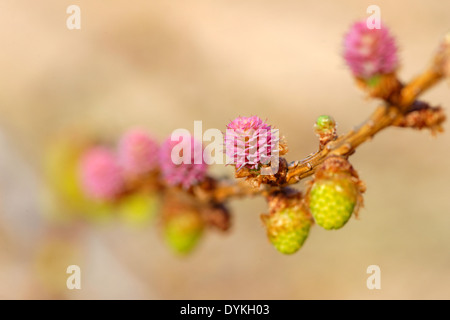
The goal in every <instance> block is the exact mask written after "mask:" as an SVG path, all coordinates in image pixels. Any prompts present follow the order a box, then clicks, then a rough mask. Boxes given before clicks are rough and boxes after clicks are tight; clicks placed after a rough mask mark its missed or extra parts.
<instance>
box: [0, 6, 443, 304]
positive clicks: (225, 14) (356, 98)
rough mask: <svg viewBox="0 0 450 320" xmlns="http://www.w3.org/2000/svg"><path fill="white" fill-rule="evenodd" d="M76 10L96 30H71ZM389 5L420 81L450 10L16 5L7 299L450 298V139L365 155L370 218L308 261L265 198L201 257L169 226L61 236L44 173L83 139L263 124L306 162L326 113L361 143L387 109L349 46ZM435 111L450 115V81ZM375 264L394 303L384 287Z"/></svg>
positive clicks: (2, 264) (245, 205)
mask: <svg viewBox="0 0 450 320" xmlns="http://www.w3.org/2000/svg"><path fill="white" fill-rule="evenodd" d="M71 4H77V5H79V6H80V8H81V30H68V29H67V27H66V19H67V17H68V16H69V15H68V14H67V13H66V9H67V7H68V6H69V5H71ZM371 4H376V5H378V6H380V8H381V16H382V20H383V21H384V22H385V23H386V24H387V25H388V26H390V28H391V30H392V32H393V34H394V35H395V36H396V38H397V40H398V43H399V47H400V56H401V62H402V67H401V69H400V71H399V74H400V77H401V78H402V79H404V80H408V79H410V78H411V77H413V76H414V75H416V74H418V73H419V72H420V71H421V70H423V69H424V68H425V67H426V65H427V63H428V60H429V59H430V57H431V56H432V54H433V52H434V50H435V49H436V47H437V44H438V42H439V39H440V37H441V36H442V35H443V34H444V33H445V32H446V31H448V30H449V29H450V23H449V22H450V3H448V2H442V1H411V0H410V1H406V0H402V1H395V2H393V1H376V2H373V1H356V0H354V1H353V0H352V1H348V0H347V1H340V2H336V1H331V0H330V1H315V2H311V1H293V0H292V1H276V2H274V1H266V0H245V1H242V0H240V1H222V0H218V1H207V0H195V1H164V0H153V1H135V2H130V1H125V0H115V1H108V2H107V3H105V1H100V0H89V1H88V0H85V1H83V0H73V1H66V0H58V1H56V0H53V1H50V0H41V1H25V0H2V1H1V3H0V39H1V47H2V50H1V51H0V70H1V74H0V84H1V88H2V90H0V114H1V117H0V298H8V299H10V298H11V299H21V298H25V299H28V298H45V299H51V298H61V299H80V298H87V299H96V298H102V299H128V298H137V299H141V298H145V299H309V298H321V299H331V298H337V299H366V298H368V299H400V298H401V299H418V298H426V299H428V298H430V299H431V298H433V299H444V298H445V299H449V298H450V290H449V288H450V272H449V271H450V201H449V200H448V199H449V181H450V166H449V157H450V135H449V133H448V132H444V134H441V135H439V136H438V137H437V138H432V137H431V136H430V134H429V132H426V131H424V132H418V131H413V130H404V129H393V128H391V129H388V130H385V131H383V132H382V133H381V134H379V135H378V136H376V138H375V139H374V140H373V141H371V142H369V143H366V144H364V145H363V146H362V147H361V148H359V149H358V150H357V153H356V154H355V155H354V156H353V157H352V158H351V161H352V163H353V165H354V166H355V168H356V169H357V170H358V171H359V173H360V176H361V177H362V179H363V180H364V181H365V182H366V184H367V187H368V190H367V192H366V194H365V208H364V209H363V210H362V211H361V212H360V219H359V220H355V219H352V220H351V221H350V222H349V223H348V224H347V226H346V227H345V228H343V229H342V230H340V231H336V232H327V231H324V230H322V229H320V228H318V227H315V228H313V229H312V231H311V234H310V236H309V239H308V240H307V242H306V243H305V246H304V247H303V248H302V250H301V251H300V252H298V253H297V254H295V255H293V256H282V255H281V254H279V253H277V252H276V250H275V249H274V248H273V247H272V246H271V245H270V244H269V242H268V241H267V238H266V236H265V231H264V229H263V227H262V224H261V222H260V219H259V214H260V213H263V212H265V211H266V206H265V202H264V200H263V199H262V198H254V199H246V200H234V201H233V202H232V203H231V206H232V208H233V211H234V216H233V227H232V230H231V231H230V232H229V233H228V234H225V235H224V234H219V233H217V232H208V234H207V235H206V237H205V239H203V241H202V243H201V244H200V245H199V247H198V248H197V250H196V251H195V252H194V253H193V254H192V255H190V256H188V257H184V258H180V257H177V256H174V255H173V254H172V252H171V251H169V250H168V249H167V247H166V246H165V244H164V243H163V241H162V240H161V237H160V234H159V231H158V227H155V226H142V227H141V226H140V227H136V228H134V227H129V226H125V225H123V224H121V223H118V222H116V221H112V222H109V223H100V224H99V223H95V224H85V223H67V222H66V223H60V222H57V221H55V220H58V219H55V218H54V212H53V214H52V215H51V216H50V215H49V214H48V212H47V211H48V205H46V201H45V196H43V194H44V193H45V192H44V191H45V189H46V188H45V181H44V180H45V179H44V174H43V164H42V159H43V158H44V156H45V152H46V145H47V144H48V143H49V141H51V140H52V139H54V138H55V137H56V136H58V135H61V134H63V133H61V132H65V131H67V130H69V129H70V128H76V129H77V130H86V131H87V130H90V131H94V132H97V133H100V134H101V135H102V136H103V137H106V138H110V139H115V138H116V137H117V136H119V135H120V133H121V132H123V131H124V130H126V129H127V128H129V127H134V126H143V127H145V128H148V129H149V130H150V131H151V132H153V133H154V135H155V136H157V137H158V138H159V139H163V138H164V137H166V136H167V135H169V134H170V133H171V132H172V130H174V129H176V128H186V129H189V130H193V122H194V120H202V121H203V128H204V130H205V129H207V128H219V129H221V130H222V129H223V128H224V127H225V125H226V124H227V123H228V121H229V120H231V119H234V118H235V117H236V116H238V115H243V116H248V115H255V114H256V115H259V116H260V117H262V118H267V119H268V121H269V123H271V124H272V125H275V126H276V127H278V128H280V129H281V133H282V134H283V135H284V136H285V137H286V139H287V142H288V144H289V147H290V152H289V154H288V156H287V158H288V160H294V159H301V158H302V157H304V156H306V155H307V154H309V153H310V152H313V151H315V150H316V148H317V141H316V138H315V136H314V134H313V130H312V124H313V122H314V120H315V118H316V117H317V116H318V115H320V114H331V115H333V116H334V117H335V119H336V120H337V122H338V131H339V132H340V133H343V132H345V131H347V130H349V129H351V128H352V127H353V126H354V125H357V124H358V123H359V122H361V121H363V120H364V119H365V118H366V117H367V116H368V115H369V113H370V112H371V110H373V108H375V106H376V105H377V103H376V101H369V100H367V99H366V98H365V96H364V94H363V93H362V92H361V91H359V90H358V89H357V88H356V87H355V85H354V83H353V79H352V77H351V75H350V72H349V71H348V70H347V68H346V67H345V65H344V63H343V59H342V57H341V51H342V47H341V43H342V37H343V35H344V33H345V32H346V31H347V29H348V28H349V26H350V25H351V24H352V23H353V22H354V21H356V20H358V19H361V18H365V17H367V16H368V14H367V13H366V9H367V7H368V6H369V5H371ZM423 99H424V100H427V101H429V102H430V103H431V104H432V105H443V106H444V107H447V108H448V107H449V106H450V94H449V87H448V83H441V84H439V85H438V86H436V87H435V88H433V89H432V90H430V91H429V92H427V93H426V94H425V95H424V96H423ZM444 126H445V128H446V129H448V123H446V124H444ZM447 131H448V130H447ZM212 172H215V173H217V174H223V173H228V174H231V171H230V170H229V168H223V167H222V166H217V167H214V168H212ZM58 210H59V212H56V213H57V214H58V213H59V214H61V215H64V214H65V212H64V208H60V209H58ZM70 264H77V265H79V266H80V267H81V270H82V290H73V291H70V290H68V289H67V288H66V287H65V281H66V278H67V276H68V275H67V274H66V267H67V266H68V265H70ZM372 264H375V265H379V266H380V268H381V290H368V289H367V287H366V279H367V277H368V275H367V274H366V269H367V267H368V266H369V265H372Z"/></svg>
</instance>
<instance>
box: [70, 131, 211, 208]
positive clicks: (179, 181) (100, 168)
mask: <svg viewBox="0 0 450 320" xmlns="http://www.w3.org/2000/svg"><path fill="white" fill-rule="evenodd" d="M187 143H189V144H190V146H191V147H188V145H187ZM177 145H178V146H179V147H181V148H182V149H183V150H190V151H191V155H190V159H188V160H191V161H187V163H180V164H175V163H174V161H173V159H172V158H171V154H172V150H173V148H174V147H175V146H177ZM199 153H201V154H200V159H201V160H200V163H198V164H197V163H196V161H194V160H195V158H197V159H198V157H199ZM202 154H203V146H202V145H201V143H200V142H198V141H196V140H194V139H193V138H192V137H187V138H186V137H184V138H183V140H182V141H172V140H171V138H170V137H169V138H168V139H167V140H166V141H165V142H164V143H163V144H162V145H161V146H159V144H158V142H157V141H156V140H155V139H154V138H153V137H151V136H150V135H149V134H148V133H147V132H145V131H144V130H140V129H134V130H130V131H128V132H127V133H125V134H124V135H123V136H122V138H121V139H120V141H119V144H118V147H117V151H114V150H112V149H109V148H107V147H103V146H95V147H92V148H90V149H88V150H87V151H86V152H85V153H84V154H83V156H82V158H81V160H80V166H79V177H80V183H81V186H82V188H83V190H84V192H85V193H86V195H87V196H89V197H91V198H93V199H97V200H105V201H110V200H114V199H116V198H117V197H118V196H120V194H121V193H123V192H124V190H125V188H126V182H127V180H128V179H138V178H140V177H143V176H145V175H148V174H149V173H151V172H154V171H155V170H160V171H161V175H162V177H163V179H164V180H165V182H166V183H167V184H168V185H170V186H178V185H179V186H182V187H183V188H189V187H191V186H192V185H194V184H195V183H197V182H199V181H201V180H202V179H203V178H204V177H205V176H206V171H207V165H206V163H205V162H204V161H203V159H202V157H201V156H202Z"/></svg>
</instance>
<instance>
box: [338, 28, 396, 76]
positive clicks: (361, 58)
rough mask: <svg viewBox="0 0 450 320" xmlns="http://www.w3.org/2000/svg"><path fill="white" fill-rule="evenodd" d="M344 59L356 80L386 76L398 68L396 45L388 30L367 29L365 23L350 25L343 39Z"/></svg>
mask: <svg viewBox="0 0 450 320" xmlns="http://www.w3.org/2000/svg"><path fill="white" fill-rule="evenodd" d="M344 59H345V61H346V62H347V65H348V66H349V67H350V69H351V70H352V72H353V74H354V75H355V76H356V77H358V78H363V79H369V78H371V77H373V76H376V75H380V74H388V73H391V72H393V71H395V69H396V68H397V66H398V57H397V45H396V43H395V39H394V38H393V37H392V35H391V34H390V32H389V29H388V28H387V27H386V26H384V25H383V24H381V28H380V29H369V28H368V27H367V24H366V21H365V20H363V21H360V22H356V23H355V24H353V25H352V27H351V28H350V30H349V32H348V33H347V34H346V35H345V38H344Z"/></svg>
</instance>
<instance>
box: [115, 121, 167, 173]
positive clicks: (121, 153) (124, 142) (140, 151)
mask: <svg viewBox="0 0 450 320" xmlns="http://www.w3.org/2000/svg"><path fill="white" fill-rule="evenodd" d="M158 151H159V145H158V143H157V142H156V140H155V139H153V138H152V137H151V136H150V135H149V134H148V133H147V132H145V131H144V130H140V129H133V130H130V131H128V132H126V133H125V134H124V135H123V136H122V138H121V139H120V142H119V147H118V157H119V163H120V165H121V166H122V168H123V170H124V173H125V174H126V175H132V176H137V175H142V174H146V173H148V172H150V171H152V170H153V169H155V168H156V167H157V166H158Z"/></svg>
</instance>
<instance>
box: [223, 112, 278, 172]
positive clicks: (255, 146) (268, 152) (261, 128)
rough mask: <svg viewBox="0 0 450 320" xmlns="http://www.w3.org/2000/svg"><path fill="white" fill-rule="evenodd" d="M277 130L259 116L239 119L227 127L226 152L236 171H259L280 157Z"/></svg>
mask: <svg viewBox="0 0 450 320" xmlns="http://www.w3.org/2000/svg"><path fill="white" fill-rule="evenodd" d="M277 132H278V131H277V130H272V127H271V126H270V125H268V124H267V123H265V122H264V121H263V120H261V118H259V117H257V116H252V117H238V118H236V119H234V120H233V121H231V122H230V123H229V124H228V125H227V132H226V135H225V152H226V155H227V157H228V158H229V160H231V161H232V162H231V163H228V164H232V163H233V164H234V165H235V166H236V169H241V168H243V167H246V168H248V169H259V168H260V166H261V165H262V164H269V162H270V159H271V157H272V156H277V155H278V152H279V150H278V142H279V139H278V135H277V134H276V133H277Z"/></svg>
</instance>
